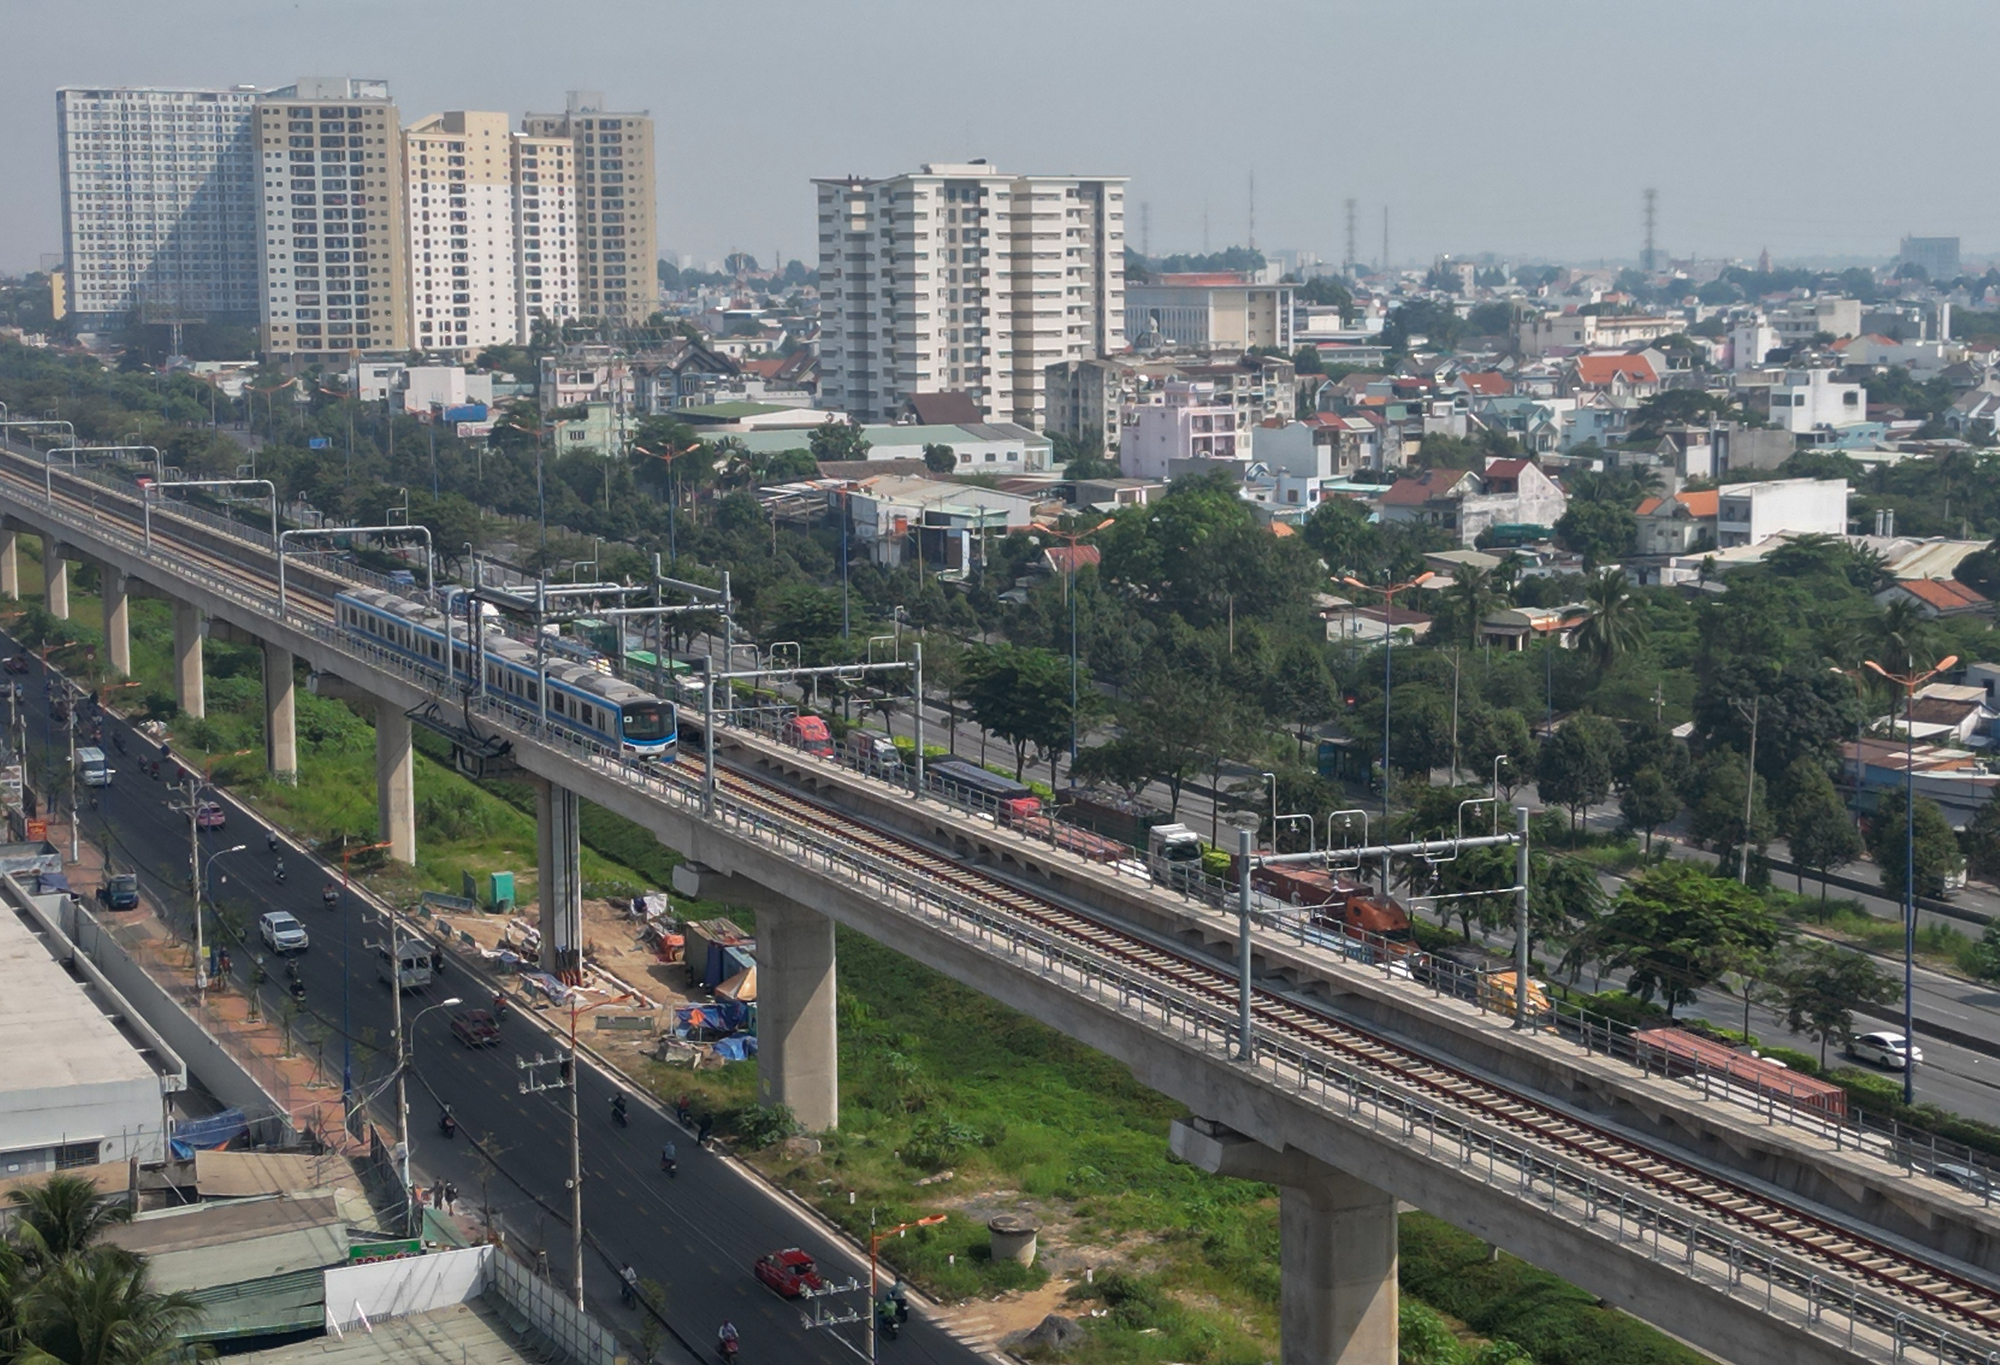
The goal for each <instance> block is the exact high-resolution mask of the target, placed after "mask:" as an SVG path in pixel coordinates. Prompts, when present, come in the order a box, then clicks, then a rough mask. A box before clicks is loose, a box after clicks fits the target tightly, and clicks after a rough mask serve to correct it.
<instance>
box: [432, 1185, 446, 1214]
mask: <svg viewBox="0 0 2000 1365" xmlns="http://www.w3.org/2000/svg"><path fill="white" fill-rule="evenodd" d="M431 1207H432V1208H434V1209H437V1210H438V1211H439V1212H443V1210H444V1182H443V1181H442V1180H440V1181H438V1183H437V1184H435V1185H433V1186H431Z"/></svg>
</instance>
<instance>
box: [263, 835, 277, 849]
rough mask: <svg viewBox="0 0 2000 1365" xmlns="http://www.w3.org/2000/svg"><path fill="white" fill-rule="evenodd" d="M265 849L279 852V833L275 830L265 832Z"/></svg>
mask: <svg viewBox="0 0 2000 1365" xmlns="http://www.w3.org/2000/svg"><path fill="white" fill-rule="evenodd" d="M264 847H265V848H266V849H269V850H270V851H271V852H273V853H276V852H277V851H278V831H276V830H274V829H273V830H266V831H265V833H264Z"/></svg>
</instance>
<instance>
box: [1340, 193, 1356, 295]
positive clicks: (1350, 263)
mask: <svg viewBox="0 0 2000 1365" xmlns="http://www.w3.org/2000/svg"><path fill="white" fill-rule="evenodd" d="M1343 265H1344V266H1345V269H1344V270H1343V272H1342V273H1343V274H1345V275H1346V276H1347V277H1348V278H1349V279H1352V278H1353V277H1354V201H1353V200H1352V199H1350V200H1348V201H1347V260H1346V261H1345V262H1343Z"/></svg>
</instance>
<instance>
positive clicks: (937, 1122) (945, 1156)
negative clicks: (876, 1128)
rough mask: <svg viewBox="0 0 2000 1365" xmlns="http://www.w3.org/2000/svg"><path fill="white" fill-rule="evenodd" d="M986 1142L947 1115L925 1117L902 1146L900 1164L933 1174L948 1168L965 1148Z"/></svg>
mask: <svg viewBox="0 0 2000 1365" xmlns="http://www.w3.org/2000/svg"><path fill="white" fill-rule="evenodd" d="M985 1140H986V1136H985V1134H983V1133H981V1132H980V1131H979V1130H978V1129H977V1128H972V1127H969V1126H967V1125H966V1124H963V1123H960V1122H959V1121H958V1120H957V1119H954V1118H953V1117H951V1115H949V1114H927V1115H925V1116H924V1117H923V1118H922V1119H920V1120H918V1122H917V1127H916V1131H915V1132H914V1133H912V1134H911V1135H910V1138H909V1140H908V1141H907V1142H905V1143H904V1144H903V1160H905V1161H907V1162H909V1163H910V1164H911V1165H912V1166H916V1167H919V1168H921V1169H923V1170H927V1171H935V1170H937V1169H939V1168H940V1167H943V1166H948V1165H950V1164H951V1163H952V1161H954V1160H955V1159H956V1158H957V1156H958V1154H959V1153H960V1152H962V1151H964V1150H965V1149H966V1148H967V1147H976V1146H978V1145H979V1144H980V1143H982V1142H984V1141H985Z"/></svg>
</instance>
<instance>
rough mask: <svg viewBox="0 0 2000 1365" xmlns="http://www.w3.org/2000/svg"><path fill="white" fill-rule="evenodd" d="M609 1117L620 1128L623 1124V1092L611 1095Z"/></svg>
mask: <svg viewBox="0 0 2000 1365" xmlns="http://www.w3.org/2000/svg"><path fill="white" fill-rule="evenodd" d="M611 1117H612V1119H613V1120H615V1121H616V1122H617V1124H618V1125H619V1126H620V1127H621V1128H622V1127H623V1126H624V1125H625V1096H624V1095H623V1094H618V1095H613V1096H612V1097H611Z"/></svg>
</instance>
